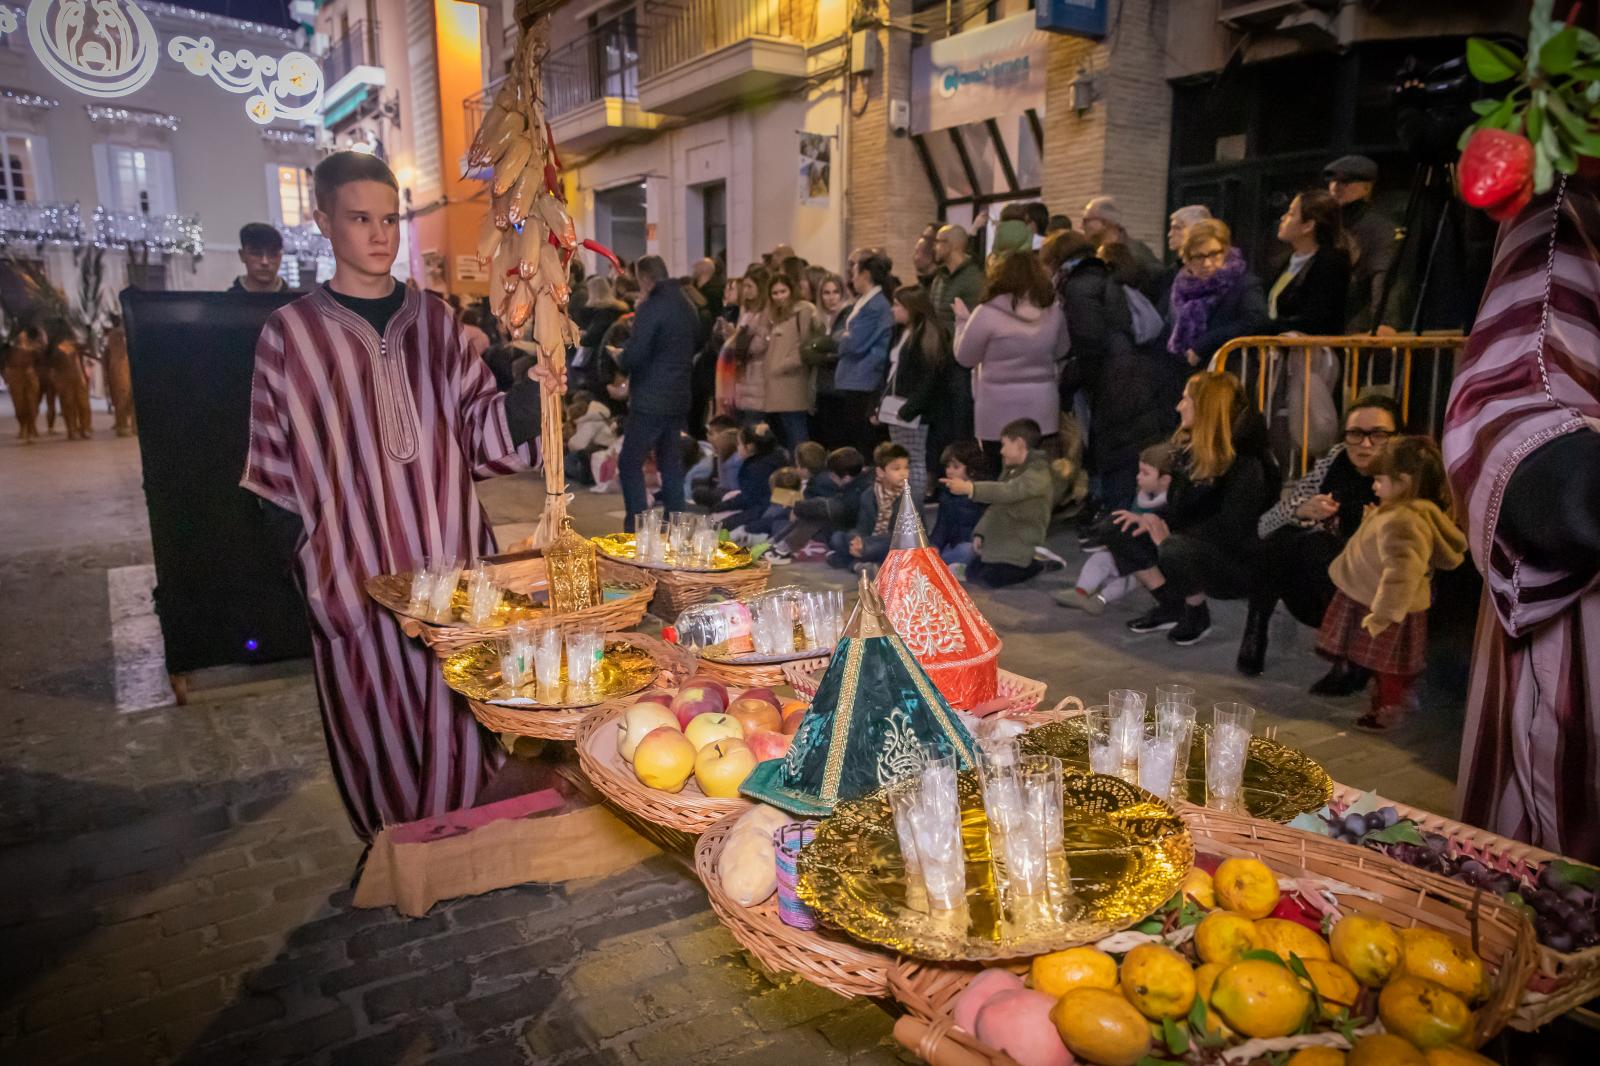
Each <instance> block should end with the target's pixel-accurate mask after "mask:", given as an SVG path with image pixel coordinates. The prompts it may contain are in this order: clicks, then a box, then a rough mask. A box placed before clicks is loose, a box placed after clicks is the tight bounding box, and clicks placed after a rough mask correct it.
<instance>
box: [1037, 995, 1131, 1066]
mask: <svg viewBox="0 0 1600 1066" xmlns="http://www.w3.org/2000/svg"><path fill="white" fill-rule="evenodd" d="M1050 1020H1051V1021H1052V1022H1054V1023H1055V1026H1056V1032H1058V1033H1060V1034H1061V1040H1062V1042H1063V1043H1065V1044H1066V1045H1067V1048H1068V1049H1069V1050H1070V1051H1071V1052H1072V1053H1073V1054H1074V1055H1076V1056H1078V1057H1079V1058H1080V1059H1087V1060H1088V1061H1090V1062H1093V1063H1098V1064H1099V1066H1136V1064H1137V1063H1138V1061H1139V1060H1140V1059H1142V1058H1144V1056H1145V1052H1147V1051H1149V1050H1150V1027H1149V1023H1148V1022H1146V1021H1145V1018H1144V1015H1142V1014H1140V1013H1139V1012H1138V1011H1137V1010H1136V1009H1134V1006H1133V1004H1132V1003H1129V1002H1128V1001H1127V1000H1125V999H1123V998H1122V993H1120V992H1112V991H1110V990H1109V989H1105V988H1074V989H1073V990H1072V991H1071V992H1068V993H1067V994H1066V995H1064V996H1062V997H1061V999H1060V1000H1059V1001H1058V1002H1057V1003H1056V1005H1055V1006H1054V1007H1052V1008H1051V1009H1050Z"/></svg>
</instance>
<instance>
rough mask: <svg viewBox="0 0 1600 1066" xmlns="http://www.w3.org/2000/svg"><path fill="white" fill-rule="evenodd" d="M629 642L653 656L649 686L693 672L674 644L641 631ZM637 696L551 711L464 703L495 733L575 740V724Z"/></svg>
mask: <svg viewBox="0 0 1600 1066" xmlns="http://www.w3.org/2000/svg"><path fill="white" fill-rule="evenodd" d="M628 643H630V644H634V645H636V646H638V647H640V648H643V649H644V650H645V651H647V652H649V653H650V658H652V659H654V660H655V662H656V670H657V673H656V677H655V680H654V681H652V682H651V686H652V687H656V688H677V687H678V686H680V685H682V684H683V683H684V682H685V681H687V680H688V679H689V678H690V677H691V676H692V675H693V674H694V671H695V662H694V656H692V655H690V654H689V653H688V652H686V651H684V650H683V649H682V648H679V647H677V646H676V645H673V644H668V643H667V642H666V641H664V640H659V639H657V638H655V637H650V636H646V635H645V634H643V633H629V634H628ZM638 698H639V697H638V694H637V693H636V694H633V695H629V696H623V697H620V698H618V699H614V700H608V701H606V702H605V703H600V704H596V705H595V706H593V707H573V708H566V709H562V710H554V711H545V710H532V709H526V710H524V709H519V708H516V707H501V706H498V705H496V704H493V703H481V702H479V701H478V700H468V701H467V706H468V707H470V708H472V716H473V717H474V718H476V719H477V720H478V721H479V722H480V723H481V724H482V725H483V727H484V728H485V729H491V730H493V731H494V732H496V733H509V734H511V735H512V736H518V737H539V738H541V739H543V740H575V739H577V736H578V726H579V724H580V723H581V722H582V721H583V720H584V719H585V718H586V717H588V716H589V715H591V714H598V713H600V712H602V711H608V710H612V709H618V708H620V709H624V710H625V709H627V708H628V707H631V706H632V705H633V704H634V703H635V702H636V701H637V700H638Z"/></svg>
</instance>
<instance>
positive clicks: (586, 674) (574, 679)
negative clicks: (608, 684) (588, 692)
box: [567, 629, 605, 688]
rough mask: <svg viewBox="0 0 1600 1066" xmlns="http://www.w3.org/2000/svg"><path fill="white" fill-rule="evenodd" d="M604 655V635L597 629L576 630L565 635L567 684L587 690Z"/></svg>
mask: <svg viewBox="0 0 1600 1066" xmlns="http://www.w3.org/2000/svg"><path fill="white" fill-rule="evenodd" d="M604 653H605V635H604V634H603V633H601V632H600V630H598V629H578V630H574V631H572V632H571V633H568V634H567V684H568V685H572V686H576V687H578V688H587V687H588V686H589V685H590V684H592V683H593V681H594V677H595V667H596V666H597V665H598V664H599V662H600V659H601V657H602V656H603V655H604Z"/></svg>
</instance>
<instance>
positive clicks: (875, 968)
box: [694, 815, 894, 999]
mask: <svg viewBox="0 0 1600 1066" xmlns="http://www.w3.org/2000/svg"><path fill="white" fill-rule="evenodd" d="M738 820H739V816H738V815H731V816H729V817H727V818H724V819H722V820H721V821H719V822H717V823H716V824H715V825H713V826H711V828H709V829H707V830H706V831H705V832H704V833H702V834H700V840H699V842H698V843H697V844H696V845H695V849H694V868H695V873H697V874H699V875H700V880H701V881H703V882H705V886H706V895H708V896H709V897H710V898H711V909H712V910H713V911H715V912H716V914H717V917H718V918H720V919H721V920H722V924H723V925H725V926H727V927H728V932H729V933H731V934H733V938H734V939H735V940H737V941H738V942H739V944H740V946H742V947H743V948H744V949H745V950H747V951H749V952H750V954H752V955H754V956H755V957H756V958H757V959H759V960H761V964H762V965H763V966H765V967H767V968H768V969H769V970H777V971H779V972H781V973H795V974H799V975H800V976H801V977H803V978H805V979H806V980H807V981H810V982H811V983H812V984H814V985H821V986H822V987H823V988H826V989H827V990H828V991H830V992H837V993H838V994H839V995H841V996H844V997H845V998H847V999H849V998H853V997H855V996H882V995H885V994H887V993H888V991H889V970H890V967H891V966H892V965H893V963H894V959H893V957H892V956H890V955H886V954H884V953H883V952H881V951H877V950H874V949H872V948H867V947H863V946H862V945H859V944H857V943H855V942H854V941H852V940H849V939H847V938H846V937H845V936H844V935H843V934H840V933H833V932H829V931H826V930H823V929H820V928H818V929H813V930H803V929H796V928H794V927H793V926H790V925H785V924H783V922H782V920H780V919H779V917H778V899H777V897H776V896H773V897H772V898H771V899H769V900H767V901H766V902H765V903H763V904H761V905H760V906H756V907H742V906H740V905H739V904H738V903H735V902H734V901H733V899H732V898H730V897H729V896H728V894H727V893H726V892H724V891H723V889H722V881H721V879H720V878H718V877H717V857H718V856H719V855H721V854H722V846H723V844H724V843H726V842H727V839H728V833H729V831H731V830H732V829H733V825H734V823H735V822H737V821H738Z"/></svg>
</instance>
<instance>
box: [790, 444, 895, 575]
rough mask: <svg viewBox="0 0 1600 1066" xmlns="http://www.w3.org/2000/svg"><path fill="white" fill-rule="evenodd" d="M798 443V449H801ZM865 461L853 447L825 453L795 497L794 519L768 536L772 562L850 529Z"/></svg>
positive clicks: (857, 508) (863, 487)
mask: <svg viewBox="0 0 1600 1066" xmlns="http://www.w3.org/2000/svg"><path fill="white" fill-rule="evenodd" d="M809 443H810V442H807V444H802V445H801V446H800V448H799V449H798V450H799V451H802V452H803V451H805V450H806V447H807V445H808V444H809ZM866 465H867V461H866V460H865V459H864V458H862V456H861V453H860V452H858V451H856V450H855V449H854V448H848V447H846V448H835V449H834V450H833V451H831V452H828V453H827V465H826V466H825V467H824V468H823V470H822V472H821V473H818V474H814V475H812V477H811V479H810V480H808V481H807V482H806V487H805V491H804V492H803V494H802V495H801V498H800V499H798V500H796V501H795V504H794V509H793V515H794V521H793V523H791V524H790V526H789V528H788V529H786V530H783V531H782V532H780V533H779V534H777V535H776V536H774V537H773V538H772V540H773V544H772V550H771V551H769V552H768V553H767V558H768V559H769V560H771V562H772V565H773V566H785V565H787V564H789V563H791V562H793V561H794V557H795V553H796V552H799V551H800V550H801V549H802V548H804V547H805V546H806V545H807V544H809V543H810V542H811V541H812V540H813V539H816V540H820V541H821V542H822V544H823V545H826V544H827V543H828V541H829V540H831V539H832V537H833V534H834V533H835V532H836V531H838V530H842V529H854V528H855V524H856V517H857V515H858V514H859V512H860V508H861V496H862V494H863V493H864V492H866V490H867V488H868V485H869V482H870V479H869V478H867V477H866V476H865V475H863V474H862V470H863V469H864V468H865V467H866Z"/></svg>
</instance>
